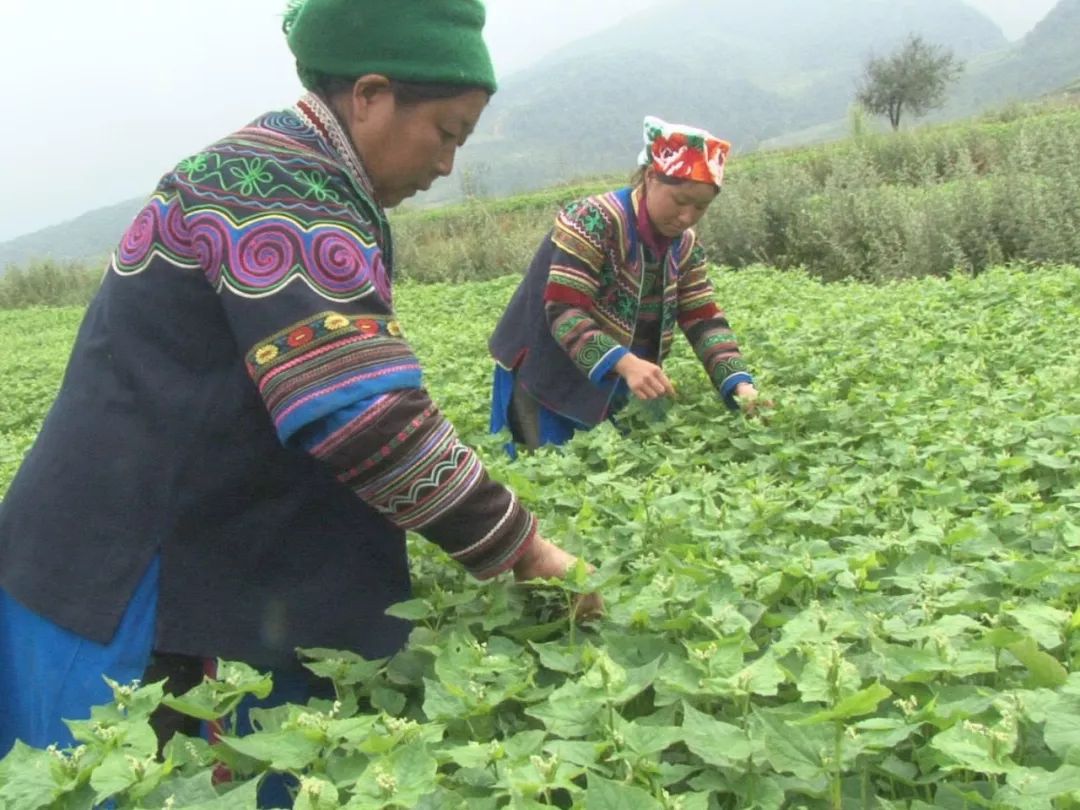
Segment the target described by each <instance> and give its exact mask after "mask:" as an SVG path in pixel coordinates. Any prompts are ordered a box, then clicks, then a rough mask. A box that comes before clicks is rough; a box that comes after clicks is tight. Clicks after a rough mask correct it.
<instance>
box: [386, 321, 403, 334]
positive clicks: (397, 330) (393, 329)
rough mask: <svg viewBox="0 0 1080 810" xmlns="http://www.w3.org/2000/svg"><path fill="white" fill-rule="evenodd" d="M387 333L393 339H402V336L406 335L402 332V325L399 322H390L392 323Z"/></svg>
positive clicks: (388, 325) (388, 326) (387, 327)
mask: <svg viewBox="0 0 1080 810" xmlns="http://www.w3.org/2000/svg"><path fill="white" fill-rule="evenodd" d="M386 331H387V332H389V333H390V334H391V335H392V336H393V337H401V336H402V334H404V333H403V332H402V331H401V324H400V323H398V322H397V321H390V323H388V324H387V325H386Z"/></svg>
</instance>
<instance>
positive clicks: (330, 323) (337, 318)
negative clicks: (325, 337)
mask: <svg viewBox="0 0 1080 810" xmlns="http://www.w3.org/2000/svg"><path fill="white" fill-rule="evenodd" d="M348 325H349V319H348V318H346V317H345V316H344V315H338V314H337V313H336V312H335V313H334V314H333V315H327V316H326V320H325V321H323V326H325V327H326V328H327V330H329V331H331V332H333V331H334V330H335V329H344V328H345V327H346V326H348Z"/></svg>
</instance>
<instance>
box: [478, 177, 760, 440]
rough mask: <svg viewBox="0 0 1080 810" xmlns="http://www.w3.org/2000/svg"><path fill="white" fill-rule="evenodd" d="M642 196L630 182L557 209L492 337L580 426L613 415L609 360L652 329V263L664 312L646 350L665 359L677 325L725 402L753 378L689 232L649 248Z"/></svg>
mask: <svg viewBox="0 0 1080 810" xmlns="http://www.w3.org/2000/svg"><path fill="white" fill-rule="evenodd" d="M640 204H641V200H640V192H639V191H638V190H631V189H629V188H626V189H621V190H620V191H615V192H609V193H607V194H601V195H597V196H594V197H588V198H586V199H584V200H579V201H577V202H574V203H571V204H570V205H568V206H567V207H566V208H565V209H563V210H562V211H561V212H560V213H559V215H558V217H557V218H556V221H555V226H554V228H553V229H552V231H551V233H549V234H548V236H546V237H545V238H544V241H543V242H542V243H541V246H540V248H539V250H538V251H537V253H536V255H535V256H534V258H533V262H532V264H531V265H530V267H529V270H528V271H527V273H526V276H525V279H524V280H523V281H522V283H521V285H520V286H519V287H518V289H517V291H516V292H515V293H514V296H513V298H512V299H511V301H510V303H509V305H508V306H507V309H506V311H505V312H504V314H503V317H502V319H501V320H500V321H499V324H498V326H497V327H496V329H495V333H494V334H493V336H492V338H491V342H490V348H491V352H492V354H493V356H494V357H495V360H496V361H497V362H498V363H499V364H500V365H501V366H503V367H504V368H507V369H512V370H514V371H515V372H516V373H517V378H518V381H519V382H520V383H521V384H522V385H523V386H524V387H525V388H526V389H527V390H528V391H529V392H530V393H531V394H533V396H535V397H536V398H537V399H538V400H540V402H541V403H543V404H544V405H545V406H547V407H549V408H550V409H551V410H554V411H556V412H557V413H560V414H562V415H564V416H568V417H570V418H571V419H574V420H576V421H577V422H579V423H581V424H583V425H586V426H592V425H595V424H597V423H599V422H600V421H602V420H603V419H604V418H606V416H608V415H609V413H610V410H611V405H612V396H613V394H614V391H615V383H616V382H617V378H616V376H615V374H614V371H613V369H614V367H615V364H616V363H618V361H619V360H620V359H621V358H622V357H623V356H624V355H625V354H626V353H627V352H628V351H630V350H631V349H632V348H633V347H635V345H636V344H640V343H641V342H642V338H643V337H646V338H647V337H648V336H647V335H643V334H642V325H643V323H645V319H644V318H643V313H642V304H643V300H644V298H645V297H647V296H648V295H649V292H650V291H649V290H646V289H645V283H646V279H647V278H648V277H649V274H648V273H647V270H648V269H649V267H650V263H653V264H654V263H655V262H659V264H660V267H659V268H658V272H659V284H660V291H659V293H660V318H659V338H658V340H657V349H656V355H655V356H653V357H649V358H647V359H649V360H651V361H653V362H656V363H657V364H659V365H662V364H663V362H664V359H665V358H666V357H667V356H668V354H669V353H670V351H671V343H672V340H673V338H674V327H675V325H676V324H678V326H679V327H680V328H681V329H682V331H683V332H684V334H685V335H686V337H687V339H688V340H689V341H690V343H691V345H692V346H693V348H694V351H695V352H696V354H697V356H698V358H699V359H700V360H701V362H702V364H703V366H704V367H705V370H706V372H707V373H708V375H709V378H710V379H711V380H712V383H713V385H714V386H715V387H716V389H717V391H718V392H719V393H720V394H721V396H722V397H723V398H724V400H725V402H727V403H728V405H729V407H731V406H733V399H732V395H733V392H734V389H735V386H736V385H738V383H740V382H750V381H751V377H750V375H749V374H748V373H747V371H746V363H745V361H744V360H743V359H742V356H741V355H740V353H739V348H738V344H737V342H736V339H735V336H734V334H733V333H732V331H731V328H730V326H729V325H728V322H727V319H726V317H725V316H724V313H723V311H721V310H720V309H719V308H718V307H717V306H716V304H715V303H714V301H713V288H712V284H711V283H710V281H709V279H708V276H707V274H706V258H705V252H704V250H703V249H702V247H701V245H700V244H699V243H698V241H697V236H696V235H695V233H694V231H693V230H692V229H691V230H687V231H685V232H684V233H683V234H682V236H681V237H679V238H678V239H675V240H674V241H672V243H671V244H670V246H669V247H668V248H667V250H666V252H665V253H664V255H663V256H657V257H652V256H650V254H649V251H648V248H647V247H646V246H645V245H643V244H642V239H641V234H640V233H639V229H638V225H637V222H638V213H639V206H640Z"/></svg>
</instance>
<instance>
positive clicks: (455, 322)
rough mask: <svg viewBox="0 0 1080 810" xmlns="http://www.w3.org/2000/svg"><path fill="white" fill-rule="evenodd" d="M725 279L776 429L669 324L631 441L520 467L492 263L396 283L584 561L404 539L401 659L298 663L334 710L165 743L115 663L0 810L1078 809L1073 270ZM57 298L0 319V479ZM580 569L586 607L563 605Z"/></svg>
mask: <svg viewBox="0 0 1080 810" xmlns="http://www.w3.org/2000/svg"><path fill="white" fill-rule="evenodd" d="M714 277H715V281H716V285H717V290H718V300H719V302H720V303H721V305H722V306H724V307H725V308H726V309H727V311H728V314H729V317H730V320H731V321H732V324H733V327H734V328H735V330H736V332H737V334H738V335H739V338H740V340H741V342H742V344H743V346H744V350H745V354H746V355H747V358H748V360H749V362H750V364H751V366H752V367H753V369H754V370H755V372H756V376H757V378H758V382H759V387H760V388H761V390H762V392H763V393H764V394H765V395H766V396H768V397H770V398H772V399H774V400H775V403H776V405H775V408H774V409H773V410H772V411H771V412H770V413H769V414H768V415H767V417H766V418H765V419H761V420H756V421H750V420H746V419H744V418H742V417H741V416H738V415H731V414H729V413H727V412H726V411H725V409H724V408H723V406H722V405H721V404H720V403H719V402H718V401H717V400H716V398H715V396H714V395H713V394H712V393H711V392H710V391H709V389H708V387H707V385H706V380H705V377H704V374H703V372H702V371H701V369H700V368H699V367H697V365H696V361H695V360H694V359H693V357H692V353H691V352H689V350H688V349H687V347H686V346H685V343H684V342H682V341H680V342H679V345H678V351H677V353H676V356H675V358H674V359H673V360H672V362H671V363H670V368H669V370H670V373H671V375H672V376H673V379H674V380H675V382H676V385H677V387H678V389H679V392H680V397H679V399H678V400H677V401H674V402H669V403H665V404H664V405H663V407H659V408H645V407H641V406H633V405H632V406H631V408H630V409H629V411H628V413H627V414H626V419H625V423H626V424H627V425H628V426H629V427H630V428H631V435H630V436H629V437H628V438H622V437H620V436H619V435H618V433H617V432H616V431H615V430H614V428H612V427H611V426H604V427H601V428H599V429H597V430H595V431H593V432H592V433H590V434H585V435H581V436H579V437H577V438H576V439H575V440H574V441H573V442H572V443H571V444H570V445H569V446H568V447H567V448H566V449H565V450H563V451H559V450H545V451H541V452H540V453H538V454H536V455H535V456H531V457H526V458H522V459H519V460H518V461H516V462H510V461H509V460H507V459H506V458H505V457H504V456H503V455H502V453H501V449H500V447H501V442H502V441H503V437H492V436H487V435H485V425H486V419H487V410H486V409H487V396H488V385H489V366H488V364H487V362H486V360H485V357H486V352H485V343H486V339H487V336H488V332H489V330H490V328H491V327H492V325H493V324H494V321H495V319H496V317H497V315H498V312H499V310H500V308H501V306H502V304H503V303H504V302H505V301H506V300H507V299H508V297H509V295H510V293H511V291H512V289H513V286H514V283H515V279H514V278H503V279H498V280H494V281H490V282H474V283H468V284H458V285H452V286H449V285H446V286H444V285H429V286H418V285H409V284H406V285H402V286H400V287H399V289H398V291H397V294H396V298H397V301H398V302H399V306H400V314H401V317H402V321H403V323H404V325H405V327H406V332H407V334H408V335H409V337H410V338H411V340H412V341H413V343H414V345H415V346H416V348H417V351H418V353H419V354H420V356H421V359H422V360H423V361H424V363H425V367H426V374H427V385H428V387H429V389H430V390H431V392H432V394H433V396H434V397H435V398H436V400H437V401H439V402H440V403H441V404H442V405H443V406H444V408H445V410H446V411H447V412H448V414H449V415H450V417H451V418H452V419H453V420H454V422H455V423H456V424H457V425H458V427H459V430H460V432H461V433H462V434H463V435H464V437H465V438H466V440H468V441H470V442H471V443H474V444H475V445H477V446H478V447H479V448H480V450H481V452H482V453H483V454H484V456H485V457H486V458H487V459H488V460H489V461H490V466H491V468H492V471H493V473H494V474H495V475H496V476H497V477H499V478H501V479H502V480H504V481H506V482H508V483H509V484H510V485H511V486H512V487H513V488H514V489H515V490H516V491H517V492H518V493H519V494H520V495H521V497H522V498H523V500H524V501H525V502H526V503H528V504H529V505H530V506H531V507H532V508H533V509H535V510H536V511H537V513H538V514H539V515H540V517H541V522H542V526H543V529H544V531H545V533H546V534H547V535H549V536H551V537H552V538H554V539H555V540H557V541H558V542H560V543H562V544H563V545H565V546H566V547H568V548H569V549H571V550H573V551H575V552H577V553H580V554H581V555H583V556H584V557H585V558H586V559H589V560H590V561H592V562H594V563H595V564H596V565H597V566H598V571H597V572H596V573H594V574H591V575H589V574H586V572H585V571H584V570H579V571H576V572H573V573H572V574H571V576H570V577H569V578H568V580H567V581H566V582H563V583H559V584H549V586H548V587H546V588H525V587H521V586H514V585H513V584H512V583H511V582H510V581H508V580H502V581H496V582H494V583H488V584H477V583H475V582H472V581H470V580H468V579H467V577H466V576H465V575H464V574H463V573H462V571H461V570H460V569H457V568H455V567H454V565H453V564H452V563H450V562H449V561H448V560H447V559H446V558H445V557H444V556H443V555H442V553H441V552H440V551H438V550H437V549H436V548H435V547H433V546H430V545H428V544H426V543H424V542H423V541H422V540H420V539H419V538H412V539H411V541H410V542H411V543H412V550H413V557H412V558H413V564H414V576H415V583H416V594H415V599H414V600H412V601H411V602H408V603H405V604H403V605H400V606H398V607H397V608H395V612H396V613H397V614H398V615H401V616H403V617H407V618H410V619H412V620H414V621H415V623H416V625H415V630H414V632H413V635H412V638H411V641H410V644H409V646H408V648H407V649H406V650H405V651H403V652H402V653H400V654H399V655H397V656H395V657H394V658H392V659H390V660H388V661H379V662H366V661H362V660H360V659H357V658H355V657H354V656H352V655H349V654H348V653H344V652H332V651H308V657H309V658H310V659H311V667H312V669H313V670H315V671H316V672H317V673H318V674H320V675H323V676H326V677H328V678H330V679H332V680H333V682H334V684H335V687H336V691H337V697H338V699H337V700H336V701H333V702H321V703H320V702H315V703H313V704H311V705H308V706H291V705H290V706H283V707H281V708H279V709H276V710H269V711H262V712H260V713H258V716H257V718H256V720H257V725H258V727H259V729H260V730H259V731H257V732H256V733H253V734H250V735H247V736H242V737H234V736H225V737H224V739H222V741H221V742H220V743H219V744H218V745H216V746H214V747H210V746H208V745H207V744H206V743H205V742H203V741H201V740H194V739H188V738H179V739H176V740H174V741H173V742H172V743H171V744H170V745H169V747H168V749H167V757H166V758H165V759H164V761H157V760H155V757H154V750H155V743H154V738H153V734H152V733H151V732H150V729H149V726H148V724H147V719H146V718H147V715H148V713H149V712H150V711H151V710H152V709H153V707H155V706H156V705H158V703H159V702H160V701H161V700H162V694H161V688H160V686H155V685H144V686H142V687H141V688H137V689H134V690H133V689H131V688H129V687H126V686H120V685H118V686H117V687H116V688H115V692H116V702H115V703H114V704H112V705H110V706H108V707H102V708H100V709H98V710H97V711H96V713H95V717H94V718H93V720H92V721H91V722H84V723H80V724H77V725H76V732H77V737H78V738H79V739H80V740H82V741H83V745H81V746H80V747H79V748H78V749H76V750H74V751H55V750H54V751H35V750H31V749H27V748H25V747H18V748H16V749H15V750H14V751H13V752H12V753H11V754H10V755H9V756H8V757H7V758H6V759H5V760H3V761H0V808H3V810H37V808H46V807H48V808H87V807H90V806H91V805H92V804H93V803H94V802H101V801H104V800H107V799H110V798H111V799H114V800H115V802H116V806H117V807H119V808H159V807H171V808H200V810H211V809H212V808H222V809H223V810H224V808H229V810H233V809H234V808H250V807H254V791H255V789H256V786H257V783H258V781H259V779H260V778H261V777H262V775H263V774H266V773H268V772H288V773H292V774H295V775H296V776H298V777H299V789H298V794H297V796H296V799H295V807H297V808H303V810H332V808H339V807H347V808H381V807H387V808H431V809H434V808H447V809H448V810H458V809H459V808H460V810H464V809H465V808H470V809H472V808H482V809H485V808H486V809H491V810H493V809H494V808H521V809H522V810H524V809H525V808H540V807H549V806H554V807H563V808H584V809H585V810H614V809H615V808H618V809H619V810H654V809H655V808H668V809H669V810H675V808H680V809H681V810H708V809H709V808H717V809H718V808H762V809H763V810H764V808H808V809H811V808H812V809H813V810H817V809H818V808H830V809H838V808H877V809H878V810H893V809H894V808H910V809H911V810H924V809H925V808H934V807H937V808H955V810H960V809H961V808H1019V809H1021V810H1043V809H1044V808H1046V809H1049V808H1057V809H1059V810H1060V809H1063V808H1077V807H1080V609H1078V607H1080V559H1078V553H1080V355H1078V353H1077V348H1076V347H1077V346H1080V269H1077V268H1076V267H1068V266H1061V267H1052V266H1049V267H1043V268H1040V269H1039V270H1038V271H1036V272H1022V271H1018V270H1000V269H995V270H991V271H988V272H985V273H983V274H981V275H979V276H978V277H975V278H971V277H967V276H962V277H956V278H952V279H948V280H945V279H940V278H926V279H921V280H912V281H905V282H896V283H890V284H885V285H879V286H870V285H862V284H855V283H845V284H833V285H823V284H821V283H820V282H819V281H817V280H814V279H812V278H810V277H808V276H806V275H804V274H801V273H797V272H780V271H776V270H769V269H761V268H749V269H745V270H741V271H717V272H716V273H715V275H714ZM80 315H81V311H80V310H78V309H74V308H72V309H57V310H40V309H30V310H22V311H5V312H0V335H2V336H3V340H4V344H5V345H6V346H7V351H5V352H4V353H3V355H0V373H2V377H3V380H4V396H3V398H0V464H2V466H0V487H6V485H7V482H8V480H9V479H10V476H11V474H12V473H13V471H14V469H15V468H16V466H17V463H18V460H19V458H20V457H21V455H22V453H23V452H24V451H25V449H26V447H27V446H28V444H29V443H30V441H32V438H33V435H34V432H35V430H36V429H37V426H38V425H39V423H40V420H41V418H42V416H43V413H44V411H45V409H46V408H47V406H48V404H49V401H50V399H51V397H52V395H53V393H54V391H55V388H56V386H57V384H58V381H59V377H60V375H61V373H62V369H63V365H64V362H65V360H66V352H67V349H68V347H69V345H70V342H71V340H72V338H73V335H74V330H75V328H76V326H77V323H78V321H79V318H80ZM0 492H2V489H0ZM594 588H595V589H598V590H599V591H600V592H601V593H602V594H603V596H604V598H605V600H606V604H607V613H606V615H605V616H604V617H603V618H602V619H601V620H599V621H596V622H593V623H591V624H588V625H585V626H574V625H573V624H572V623H571V622H569V621H568V619H567V617H566V609H565V605H566V604H567V602H568V601H569V600H570V599H572V597H573V594H574V593H575V592H580V591H584V590H589V589H594ZM269 688H270V684H269V682H268V681H267V679H266V678H265V677H263V676H262V675H260V674H259V673H256V672H253V671H251V670H249V669H247V668H246V667H244V666H242V665H237V664H230V665H227V666H224V667H223V668H222V669H221V671H220V673H219V679H218V680H217V681H213V682H208V683H206V684H204V685H203V686H201V687H199V688H197V689H196V690H195V691H194V692H192V693H189V694H188V695H186V696H184V697H183V698H165V700H166V701H168V702H169V703H170V704H171V705H173V706H174V707H177V708H180V709H181V710H184V711H187V712H189V713H191V714H193V715H195V716H199V717H203V718H212V717H218V716H226V717H227V716H229V715H230V714H231V713H233V712H234V711H235V709H236V706H237V703H238V701H239V700H240V698H241V697H242V696H243V695H244V694H246V693H257V694H264V693H265V692H266V690H267V689H269ZM218 763H224V764H226V765H228V766H229V768H231V769H232V771H233V773H234V781H233V782H230V783H224V784H217V785H216V786H215V784H214V780H213V779H212V775H213V772H214V768H215V765H216V764H218ZM226 791H227V792H226Z"/></svg>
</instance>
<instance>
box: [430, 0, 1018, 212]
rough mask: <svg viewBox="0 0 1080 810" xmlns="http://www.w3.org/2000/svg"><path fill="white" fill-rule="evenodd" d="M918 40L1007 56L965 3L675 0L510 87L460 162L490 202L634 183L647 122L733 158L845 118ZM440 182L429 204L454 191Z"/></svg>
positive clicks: (965, 52)
mask: <svg viewBox="0 0 1080 810" xmlns="http://www.w3.org/2000/svg"><path fill="white" fill-rule="evenodd" d="M911 32H917V33H920V34H922V35H923V36H924V37H925V38H926V39H928V40H929V41H931V42H935V43H940V44H942V45H945V46H946V47H948V48H950V49H952V50H953V51H954V52H955V53H956V54H957V55H958V56H959V57H960V58H962V59H969V58H972V57H975V56H978V55H980V54H985V53H990V52H992V51H995V50H998V49H1001V48H1004V47H1006V46H1007V45H1008V42H1007V40H1006V39H1005V37H1004V35H1003V34H1002V33H1001V30H1000V29H999V28H998V27H997V26H996V25H995V24H994V23H993V22H991V21H990V19H989V18H988V17H986V16H985V15H984V14H982V13H981V12H979V11H977V10H975V9H973V8H971V7H970V6H968V5H967V4H965V3H963V2H961V0H757V2H754V3H747V4H728V3H723V4H721V3H703V2H700V0H677V1H676V2H672V3H668V4H666V5H664V6H663V10H662V13H661V12H659V11H656V10H653V11H648V12H644V13H641V14H638V15H636V16H634V17H631V18H628V19H626V20H624V21H623V22H622V23H620V24H618V25H617V26H615V27H613V28H611V29H609V30H608V31H605V32H603V33H600V34H596V35H593V36H591V37H587V38H585V39H582V40H580V41H577V42H575V43H574V44H573V45H571V46H568V47H567V48H564V49H562V50H560V51H557V52H555V53H553V54H551V55H550V56H548V57H547V58H545V59H543V60H541V61H540V62H539V63H537V64H536V65H534V66H532V67H530V68H528V69H526V70H523V71H520V72H518V73H516V74H514V75H512V76H510V77H509V78H508V79H507V80H506V81H505V82H503V84H502V86H501V87H500V89H499V92H498V93H496V94H495V97H494V98H493V99H492V103H491V105H490V107H489V108H488V110H487V111H486V112H485V114H484V117H483V118H482V119H481V122H480V126H479V128H478V129H477V132H476V133H475V134H474V135H473V138H472V139H471V140H470V142H469V146H468V147H467V148H466V149H465V150H464V151H463V152H462V153H461V156H460V159H459V170H460V172H461V174H460V176H463V177H466V178H469V182H471V183H473V184H474V185H479V186H480V187H482V188H483V189H484V190H486V191H487V192H489V193H491V194H495V195H503V194H508V193H513V192H518V191H526V190H531V189H535V188H539V187H543V186H547V185H551V184H552V183H555V182H559V181H560V180H565V179H567V178H569V177H574V176H581V175H587V174H595V173H609V172H620V171H625V172H626V174H627V175H629V174H630V172H631V171H632V169H633V168H634V164H635V160H636V157H637V154H638V151H639V149H640V143H641V121H642V118H643V117H644V116H645V115H646V114H652V115H658V116H660V117H661V118H666V119H668V120H673V121H684V122H688V123H694V124H697V125H699V126H703V127H705V128H707V129H710V130H712V131H714V132H716V133H717V134H719V135H721V136H722V137H724V138H726V139H727V140H730V141H731V142H732V143H733V145H734V147H735V150H736V152H748V151H752V150H753V149H755V148H757V147H758V146H759V145H760V144H761V143H762V142H763V141H766V140H767V139H769V138H772V137H775V136H777V135H781V134H783V133H786V132H791V131H793V130H801V129H804V128H806V127H810V126H813V125H816V124H820V123H823V122H827V121H832V120H833V119H835V118H836V117H837V116H843V115H845V114H846V111H847V109H848V106H849V105H850V103H851V99H852V96H853V95H854V90H855V84H856V81H857V79H858V77H859V74H860V71H861V68H862V65H863V63H864V61H865V60H866V58H867V56H869V55H870V54H875V53H876V54H880V53H885V52H888V51H891V50H892V49H893V48H895V47H896V46H898V45H899V44H900V43H901V42H902V41H903V40H904V39H905V38H906V37H907V36H908V35H909V34H910V33H911ZM460 190H461V189H460V184H459V185H458V186H457V187H455V184H454V183H443V184H440V185H439V186H436V188H434V189H432V191H431V192H429V193H428V194H427V195H425V198H424V200H423V202H427V203H431V202H441V201H445V200H449V199H453V198H454V197H455V196H456V195H458V194H459V193H460Z"/></svg>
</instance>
